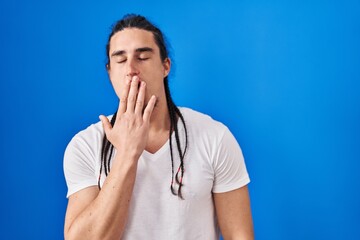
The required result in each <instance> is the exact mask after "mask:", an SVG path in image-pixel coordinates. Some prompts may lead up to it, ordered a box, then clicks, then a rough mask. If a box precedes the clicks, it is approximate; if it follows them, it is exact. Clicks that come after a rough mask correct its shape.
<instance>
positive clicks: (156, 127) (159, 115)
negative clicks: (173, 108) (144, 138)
mask: <svg viewBox="0 0 360 240" xmlns="http://www.w3.org/2000/svg"><path fill="white" fill-rule="evenodd" d="M169 130H170V116H169V109H168V107H167V101H166V97H165V95H163V96H161V97H159V98H158V99H157V102H156V104H155V107H154V110H153V112H152V115H151V119H150V132H158V131H169Z"/></svg>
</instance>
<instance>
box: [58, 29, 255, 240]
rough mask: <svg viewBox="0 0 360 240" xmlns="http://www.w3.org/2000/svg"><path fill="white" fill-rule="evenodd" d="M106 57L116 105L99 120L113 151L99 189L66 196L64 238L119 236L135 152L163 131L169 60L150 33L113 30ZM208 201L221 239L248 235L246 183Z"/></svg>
mask: <svg viewBox="0 0 360 240" xmlns="http://www.w3.org/2000/svg"><path fill="white" fill-rule="evenodd" d="M109 56H110V63H109V65H108V66H107V68H108V74H109V78H110V80H111V83H112V85H113V87H114V90H115V92H116V94H117V96H118V97H119V99H120V104H119V108H118V114H117V119H116V122H115V125H114V127H111V124H110V123H109V120H108V119H107V118H106V117H105V116H100V119H101V121H102V124H103V128H104V131H105V134H106V136H107V138H108V139H109V141H110V142H111V143H112V144H113V145H114V147H115V148H116V150H117V154H116V156H115V158H114V160H113V165H112V168H111V172H110V173H109V175H108V177H107V178H106V179H105V182H104V185H103V186H102V190H101V191H99V190H98V187H97V186H92V187H88V188H85V189H83V190H80V191H78V192H76V193H74V194H72V195H71V196H70V197H69V202H68V206H67V211H66V216H65V227H64V235H65V239H89V240H91V239H120V238H121V236H122V234H123V231H124V228H125V226H126V220H127V217H128V209H129V203H130V201H131V197H132V192H133V188H134V183H135V178H136V171H137V164H138V160H139V157H140V155H141V153H142V152H143V151H144V150H146V151H148V152H150V153H154V152H156V151H157V150H158V149H160V148H161V147H162V146H163V145H164V144H165V142H166V141H167V138H168V135H169V130H170V119H169V112H168V110H167V103H166V96H165V90H164V84H163V81H164V78H165V77H166V76H167V75H168V74H169V71H170V66H171V62H170V59H168V58H166V59H165V60H161V58H160V51H159V48H158V46H157V45H156V43H155V40H154V37H153V34H152V33H151V32H148V31H145V30H140V29H136V28H127V29H124V30H122V31H120V32H117V33H116V34H114V36H113V37H112V38H111V40H110V51H109ZM120 133H121V135H120ZM214 202H215V208H216V212H217V215H218V220H219V225H220V228H221V231H222V234H223V236H224V238H225V239H226V240H227V239H253V230H252V220H251V212H250V200H249V195H248V190H247V187H243V188H240V189H238V190H234V191H231V192H227V193H220V194H219V193H218V194H214Z"/></svg>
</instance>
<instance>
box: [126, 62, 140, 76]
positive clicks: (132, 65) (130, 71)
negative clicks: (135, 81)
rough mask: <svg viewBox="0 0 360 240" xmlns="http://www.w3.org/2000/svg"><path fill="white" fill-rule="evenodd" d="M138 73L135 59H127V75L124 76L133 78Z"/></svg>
mask: <svg viewBox="0 0 360 240" xmlns="http://www.w3.org/2000/svg"><path fill="white" fill-rule="evenodd" d="M139 74H140V71H139V69H138V68H137V66H136V61H135V59H129V60H128V66H127V74H126V76H128V77H133V76H136V75H139Z"/></svg>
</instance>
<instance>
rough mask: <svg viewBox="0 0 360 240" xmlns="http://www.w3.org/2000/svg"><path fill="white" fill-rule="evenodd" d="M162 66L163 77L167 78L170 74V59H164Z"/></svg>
mask: <svg viewBox="0 0 360 240" xmlns="http://www.w3.org/2000/svg"><path fill="white" fill-rule="evenodd" d="M163 66H164V77H167V76H168V75H169V73H170V68H171V60H170V58H166V59H165V60H164V63H163Z"/></svg>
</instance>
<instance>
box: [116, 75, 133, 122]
mask: <svg viewBox="0 0 360 240" xmlns="http://www.w3.org/2000/svg"><path fill="white" fill-rule="evenodd" d="M130 82H131V81H130V79H126V81H125V86H124V89H123V91H122V94H121V99H120V104H119V108H118V112H117V117H120V116H121V114H123V113H124V112H125V111H126V105H127V99H128V96H129V89H130Z"/></svg>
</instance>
